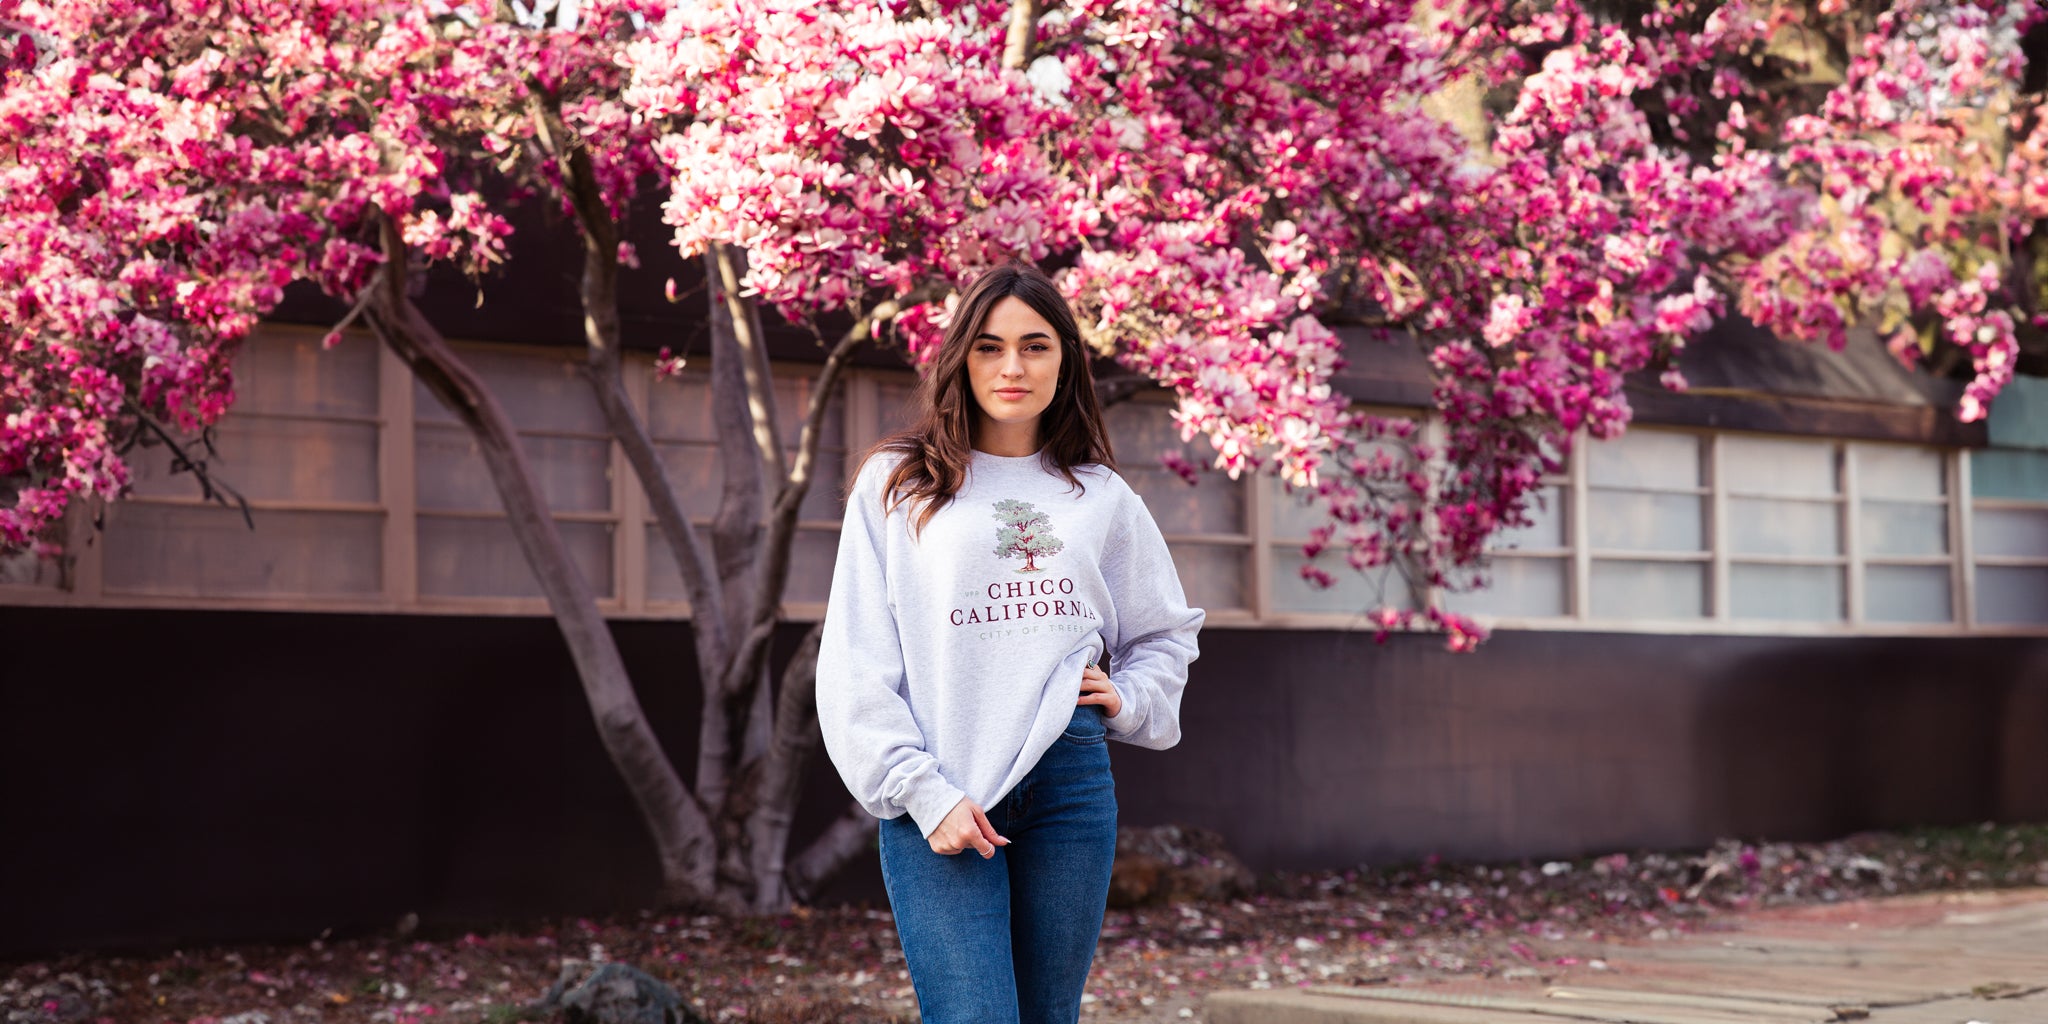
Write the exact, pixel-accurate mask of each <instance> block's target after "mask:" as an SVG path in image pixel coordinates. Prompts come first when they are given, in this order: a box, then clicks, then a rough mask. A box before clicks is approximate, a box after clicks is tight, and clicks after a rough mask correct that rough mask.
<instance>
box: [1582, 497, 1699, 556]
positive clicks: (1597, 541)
mask: <svg viewBox="0 0 2048 1024" xmlns="http://www.w3.org/2000/svg"><path fill="white" fill-rule="evenodd" d="M1706 502H1707V499H1705V498H1702V497H1700V496H1699V495H1696V494H1652V493H1648V492H1644V491H1602V490H1595V491H1593V492H1592V494H1591V495H1590V496H1589V497H1588V498H1587V508H1586V536H1587V543H1589V544H1591V545H1592V546H1593V549H1594V550H1595V551H1704V550H1706V546H1707V545H1706V527H1705V522H1706V513H1705V511H1704V510H1705V508H1706Z"/></svg>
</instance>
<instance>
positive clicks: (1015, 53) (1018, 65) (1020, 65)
mask: <svg viewBox="0 0 2048 1024" xmlns="http://www.w3.org/2000/svg"><path fill="white" fill-rule="evenodd" d="M1037 33H1038V0H1010V35H1009V38H1008V39H1006V40H1004V41H1003V66H1004V67H1006V68H1010V69H1012V70H1015V71H1022V70H1024V69H1025V68H1027V67H1029V66H1030V65H1031V42H1032V37H1033V36H1034V35H1036V34H1037Z"/></svg>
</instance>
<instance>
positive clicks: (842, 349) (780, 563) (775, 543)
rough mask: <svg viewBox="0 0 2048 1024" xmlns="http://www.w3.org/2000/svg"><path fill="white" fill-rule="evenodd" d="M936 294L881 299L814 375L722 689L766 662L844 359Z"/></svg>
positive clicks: (924, 290) (742, 681)
mask: <svg viewBox="0 0 2048 1024" xmlns="http://www.w3.org/2000/svg"><path fill="white" fill-rule="evenodd" d="M937 290H938V289H937V286H936V285H932V284H925V285H920V286H919V287H918V288H916V289H914V290H912V291H911V292H910V293H909V294H907V295H904V296H901V297H900V298H894V299H885V300H883V301H882V302H879V303H877V304H875V306H874V307H873V308H871V309H869V310H868V311H867V313H865V314H864V315H862V316H861V317H860V318H859V319H857V320H855V321H854V323H853V326H852V327H849V328H847V330H846V333H845V334H843V335H841V336H840V338H839V343H838V344H836V345H834V346H833V347H832V352H831V353H830V354H829V355H827V356H826V357H825V365H824V366H823V367H821V368H820V369H819V371H818V380H817V385H816V387H814V388H813V389H812V390H811V398H810V406H809V408H808V409H807V410H806V411H805V416H804V427H803V432H802V434H801V435H800V437H799V439H798V442H797V443H798V448H797V456H796V462H795V464H794V468H793V469H792V470H791V472H790V475H789V476H788V478H786V479H785V480H784V481H783V485H782V487H781V489H780V492H779V493H778V494H777V495H776V498H775V507H774V509H773V510H772V511H771V513H770V515H769V519H768V524H767V526H768V539H767V541H766V544H765V545H764V548H763V555H764V557H763V558H762V559H761V575H760V582H759V585H758V586H757V587H756V588H755V590H754V607H753V614H752V616H751V617H750V619H749V623H750V624H749V626H748V628H747V631H746V634H745V636H744V637H743V638H742V639H741V641H740V645H739V647H738V649H737V650H736V651H735V652H734V654H733V659H732V662H731V664H730V665H729V666H728V667H727V669H726V676H725V685H726V686H727V687H729V688H733V689H737V688H738V687H741V686H744V685H746V681H747V680H748V679H750V678H753V676H754V673H757V672H758V671H759V666H760V662H761V660H762V659H763V658H765V657H766V656H767V650H768V643H769V641H770V640H771V639H773V638H774V636H775V620H776V614H777V611H778V609H779V608H780V606H781V604H782V589H783V586H784V584H785V583H786V582H787V581H788V577H789V562H790V543H791V539H792V538H793V537H794V536H795V534H796V524H797V516H798V513H799V512H800V511H802V508H803V501H804V497H805V495H807V494H808V493H809V492H810V486H811V467H812V465H813V463H814V462H815V461H816V460H817V454H818V442H819V439H820V438H821V437H823V436H824V421H825V412H826V409H827V406H828V404H829V403H830V402H831V400H832V396H833V395H834V394H835V393H836V392H837V391H838V390H839V377H840V374H841V373H842V372H843V371H844V370H845V368H846V360H847V358H848V357H850V356H851V355H852V354H853V351H854V349H856V348H858V347H860V344H861V343H862V342H864V341H867V340H868V339H870V338H873V337H874V336H875V335H876V334H878V333H879V332H880V331H881V329H882V326H883V325H884V324H887V323H888V322H889V321H891V320H894V319H895V318H896V317H897V316H898V315H899V314H901V313H902V312H903V311H904V310H905V309H908V308H910V307H912V306H917V305H921V304H923V303H925V302H929V301H931V300H932V299H933V298H935V297H936V295H937Z"/></svg>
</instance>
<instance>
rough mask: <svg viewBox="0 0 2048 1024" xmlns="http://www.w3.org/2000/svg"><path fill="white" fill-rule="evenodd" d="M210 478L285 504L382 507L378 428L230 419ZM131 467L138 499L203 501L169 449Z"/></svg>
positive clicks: (194, 450)
mask: <svg viewBox="0 0 2048 1024" xmlns="http://www.w3.org/2000/svg"><path fill="white" fill-rule="evenodd" d="M214 450H215V451H216V452H218V454H217V455H214V456H211V457H207V456H206V454H205V449H204V448H203V447H195V446H188V447H187V451H189V452H191V454H193V455H195V456H198V457H203V458H206V468H207V475H208V476H209V477H211V478H213V479H214V480H215V481H217V482H219V483H222V484H225V485H227V486H229V487H232V488H234V489H235V490H237V491H240V492H241V493H242V494H243V495H244V496H246V497H250V498H257V499H276V500H280V501H294V500H296V501H356V502H362V503H363V504H366V505H374V504H376V503H377V425H376V424H374V423H322V422H319V421H317V420H285V419H266V418H261V417H249V416H235V415H230V416H228V417H227V418H226V419H224V420H222V421H221V424H220V429H219V430H218V431H217V432H216V433H215V435H214ZM131 454H132V457H131V458H130V459H129V461H128V467H129V469H130V470H131V472H132V473H133V476H132V477H131V482H132V483H133V484H134V487H135V493H136V494H138V495H142V496H145V497H162V496H172V497H194V498H196V497H200V496H201V494H200V490H199V482H198V480H197V478H195V477H194V476H193V475H192V474H191V473H173V472H172V471H171V462H172V455H171V450H170V446H168V445H151V446H149V447H147V448H137V449H135V451H134V452H133V453H131Z"/></svg>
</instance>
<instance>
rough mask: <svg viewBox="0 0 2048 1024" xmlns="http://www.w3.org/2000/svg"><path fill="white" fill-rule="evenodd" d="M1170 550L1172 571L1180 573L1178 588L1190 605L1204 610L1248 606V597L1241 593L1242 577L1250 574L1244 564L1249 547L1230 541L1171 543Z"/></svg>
mask: <svg viewBox="0 0 2048 1024" xmlns="http://www.w3.org/2000/svg"><path fill="white" fill-rule="evenodd" d="M1170 550H1171V551H1172V552H1173V568H1174V571H1175V572H1177V573H1179V574H1180V586H1181V590H1182V591H1183V592H1184V593H1186V594H1187V599H1188V604H1189V605H1190V606H1192V607H1195V608H1201V609H1204V610H1208V611H1216V610H1219V609H1225V608H1249V607H1251V598H1250V597H1249V595H1247V594H1246V593H1245V580H1246V579H1247V578H1249V576H1250V572H1249V571H1248V570H1247V569H1246V568H1245V566H1246V564H1247V563H1248V562H1249V561H1250V560H1251V549H1250V548H1248V547H1239V546H1237V545H1232V544H1174V545H1172V546H1171V547H1170Z"/></svg>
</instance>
